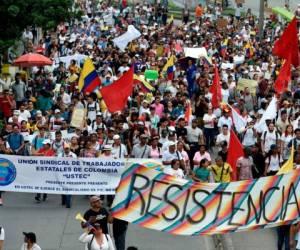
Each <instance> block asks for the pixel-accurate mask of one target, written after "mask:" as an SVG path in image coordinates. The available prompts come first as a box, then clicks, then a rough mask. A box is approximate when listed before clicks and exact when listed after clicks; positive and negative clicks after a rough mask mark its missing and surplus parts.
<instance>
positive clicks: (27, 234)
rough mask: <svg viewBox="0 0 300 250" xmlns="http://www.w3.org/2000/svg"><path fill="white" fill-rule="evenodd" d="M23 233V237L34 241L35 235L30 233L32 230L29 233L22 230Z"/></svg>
mask: <svg viewBox="0 0 300 250" xmlns="http://www.w3.org/2000/svg"><path fill="white" fill-rule="evenodd" d="M23 234H24V235H25V237H26V238H27V239H29V240H30V241H31V242H33V243H35V242H36V236H35V233H32V232H30V233H25V232H23Z"/></svg>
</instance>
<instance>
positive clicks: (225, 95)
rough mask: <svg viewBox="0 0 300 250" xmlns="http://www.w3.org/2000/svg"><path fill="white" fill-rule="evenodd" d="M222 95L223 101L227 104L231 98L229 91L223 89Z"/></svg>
mask: <svg viewBox="0 0 300 250" xmlns="http://www.w3.org/2000/svg"><path fill="white" fill-rule="evenodd" d="M221 93H222V101H223V102H226V103H227V102H228V98H229V89H222V91H221Z"/></svg>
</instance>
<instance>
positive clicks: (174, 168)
mask: <svg viewBox="0 0 300 250" xmlns="http://www.w3.org/2000/svg"><path fill="white" fill-rule="evenodd" d="M164 173H165V174H168V175H172V176H174V177H176V178H182V179H184V173H183V171H182V169H181V168H180V161H179V160H178V159H173V160H172V161H171V167H166V168H165V169H164Z"/></svg>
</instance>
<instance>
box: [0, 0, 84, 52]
mask: <svg viewBox="0 0 300 250" xmlns="http://www.w3.org/2000/svg"><path fill="white" fill-rule="evenodd" d="M73 3H74V1H73V0H2V1H0V53H2V52H3V51H4V50H5V49H7V48H8V47H10V46H11V45H12V44H14V42H15V40H17V39H19V38H20V36H21V35H22V32H23V30H24V29H25V28H26V27H27V26H32V25H35V26H36V27H42V28H43V29H44V30H49V29H54V28H55V27H56V26H57V25H58V24H59V23H60V22H62V21H64V22H65V21H70V20H72V19H73V18H78V17H80V16H81V14H82V13H80V11H78V10H76V8H73Z"/></svg>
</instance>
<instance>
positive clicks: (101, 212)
mask: <svg viewBox="0 0 300 250" xmlns="http://www.w3.org/2000/svg"><path fill="white" fill-rule="evenodd" d="M90 205H91V208H90V209H89V210H87V211H86V212H85V213H84V215H83V217H84V219H85V220H86V221H87V222H88V223H82V224H81V226H82V227H83V228H86V227H88V226H89V223H99V224H100V225H101V229H102V232H103V233H104V234H108V225H107V223H111V222H112V218H111V216H110V215H109V213H108V211H107V210H106V209H105V208H104V207H103V203H102V200H101V199H100V197H98V196H91V197H90Z"/></svg>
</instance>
